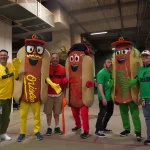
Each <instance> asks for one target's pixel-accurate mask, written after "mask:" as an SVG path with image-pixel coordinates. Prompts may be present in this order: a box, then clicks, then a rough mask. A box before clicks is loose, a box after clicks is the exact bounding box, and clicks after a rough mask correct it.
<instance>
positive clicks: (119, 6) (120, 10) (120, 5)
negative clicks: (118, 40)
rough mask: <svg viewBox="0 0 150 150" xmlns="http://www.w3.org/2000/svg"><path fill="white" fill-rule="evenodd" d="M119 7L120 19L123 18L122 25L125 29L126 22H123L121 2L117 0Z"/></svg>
mask: <svg viewBox="0 0 150 150" xmlns="http://www.w3.org/2000/svg"><path fill="white" fill-rule="evenodd" d="M117 4H118V8H119V14H120V20H121V27H122V30H123V31H124V24H123V17H122V11H121V3H120V0H117Z"/></svg>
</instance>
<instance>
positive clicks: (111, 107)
mask: <svg viewBox="0 0 150 150" xmlns="http://www.w3.org/2000/svg"><path fill="white" fill-rule="evenodd" d="M113 111H114V102H113V101H108V102H107V111H106V114H105V117H104V120H103V131H111V130H107V129H106V127H107V124H108V121H109V120H110V118H111V116H112V115H113Z"/></svg>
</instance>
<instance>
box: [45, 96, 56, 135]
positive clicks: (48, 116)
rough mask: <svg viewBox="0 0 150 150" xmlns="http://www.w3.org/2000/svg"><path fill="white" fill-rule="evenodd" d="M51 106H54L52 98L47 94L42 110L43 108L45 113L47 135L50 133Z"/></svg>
mask: <svg viewBox="0 0 150 150" xmlns="http://www.w3.org/2000/svg"><path fill="white" fill-rule="evenodd" d="M53 107H54V98H53V97H50V96H49V97H48V100H47V101H46V103H45V104H44V110H43V112H44V113H45V114H46V119H47V126H48V128H47V131H46V135H47V136H51V135H52V127H51V121H52V111H53Z"/></svg>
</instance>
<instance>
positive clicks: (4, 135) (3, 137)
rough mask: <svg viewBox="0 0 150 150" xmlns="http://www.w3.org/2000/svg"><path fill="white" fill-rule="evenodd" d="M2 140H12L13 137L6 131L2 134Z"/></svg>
mask: <svg viewBox="0 0 150 150" xmlns="http://www.w3.org/2000/svg"><path fill="white" fill-rule="evenodd" d="M1 140H5V141H10V140H11V137H9V136H8V135H7V134H6V133H5V134H2V135H1Z"/></svg>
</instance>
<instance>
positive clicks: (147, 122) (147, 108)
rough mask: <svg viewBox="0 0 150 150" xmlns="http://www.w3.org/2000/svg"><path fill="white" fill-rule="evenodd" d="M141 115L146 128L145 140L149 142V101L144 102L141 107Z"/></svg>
mask: <svg viewBox="0 0 150 150" xmlns="http://www.w3.org/2000/svg"><path fill="white" fill-rule="evenodd" d="M143 113H144V117H145V121H146V126H147V140H150V99H149V100H145V105H144V106H143Z"/></svg>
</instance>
